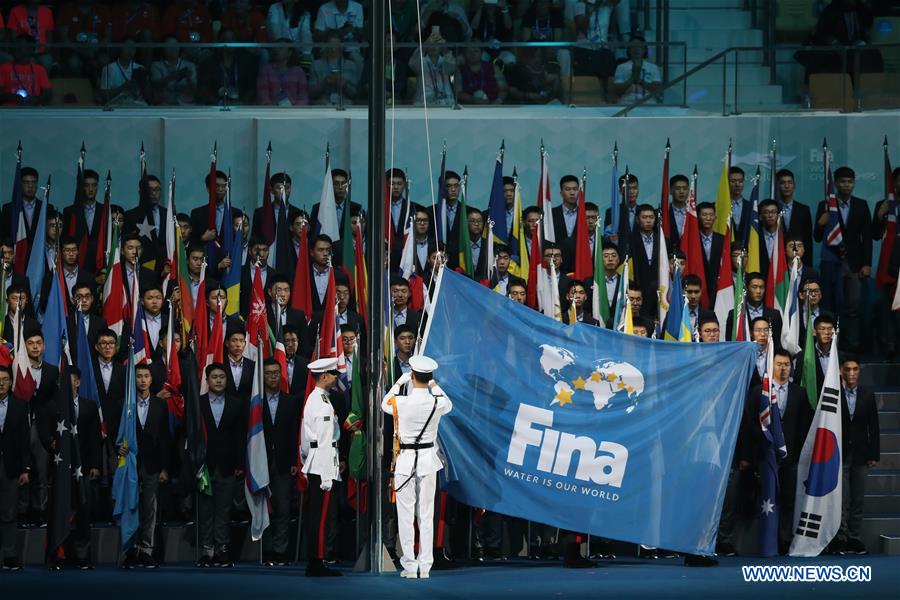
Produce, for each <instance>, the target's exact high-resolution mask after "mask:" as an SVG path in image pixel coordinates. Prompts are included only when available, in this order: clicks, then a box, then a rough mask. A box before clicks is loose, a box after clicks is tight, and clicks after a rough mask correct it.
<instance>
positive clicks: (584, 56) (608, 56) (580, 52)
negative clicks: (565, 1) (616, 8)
mask: <svg viewBox="0 0 900 600" xmlns="http://www.w3.org/2000/svg"><path fill="white" fill-rule="evenodd" d="M571 10H572V14H573V17H572V19H573V23H574V28H575V39H576V40H577V41H580V42H590V44H591V46H590V47H587V48H576V49H575V52H574V54H575V56H574V61H575V65H574V66H573V67H572V70H573V71H574V73H575V74H576V75H593V76H595V77H597V78H598V79H600V81H601V82H602V83H603V84H604V86H606V85H607V83H608V79H609V78H610V77H611V76H612V75H613V73H615V72H616V56H615V54H614V53H613V50H611V49H610V44H609V13H610V6H609V4H608V3H606V2H603V3H602V4H600V5H598V4H597V3H584V2H577V3H575V4H574V5H573V7H572V9H571Z"/></svg>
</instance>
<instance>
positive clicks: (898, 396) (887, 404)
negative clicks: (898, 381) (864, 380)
mask: <svg viewBox="0 0 900 600" xmlns="http://www.w3.org/2000/svg"><path fill="white" fill-rule="evenodd" d="M875 404H876V405H877V406H878V410H900V392H875Z"/></svg>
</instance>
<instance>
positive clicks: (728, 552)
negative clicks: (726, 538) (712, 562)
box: [716, 543, 737, 556]
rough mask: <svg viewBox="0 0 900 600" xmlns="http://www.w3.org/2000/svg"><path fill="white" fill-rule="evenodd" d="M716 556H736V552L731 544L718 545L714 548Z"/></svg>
mask: <svg viewBox="0 0 900 600" xmlns="http://www.w3.org/2000/svg"><path fill="white" fill-rule="evenodd" d="M716 555H717V556H737V550H735V549H734V546H732V545H731V544H727V543H726V544H719V545H718V546H716Z"/></svg>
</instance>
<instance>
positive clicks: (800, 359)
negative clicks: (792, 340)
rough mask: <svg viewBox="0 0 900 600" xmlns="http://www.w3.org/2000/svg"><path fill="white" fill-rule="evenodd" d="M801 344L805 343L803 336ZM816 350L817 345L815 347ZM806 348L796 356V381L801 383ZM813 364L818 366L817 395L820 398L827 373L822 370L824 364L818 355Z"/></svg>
mask: <svg viewBox="0 0 900 600" xmlns="http://www.w3.org/2000/svg"><path fill="white" fill-rule="evenodd" d="M800 342H801V344H802V343H803V338H801V339H800ZM813 350H814V351H815V347H814V348H813ZM805 355H806V351H805V350H800V352H798V353H797V357H796V358H795V365H796V366H795V367H794V377H793V380H794V382H796V383H798V384H800V383H802V382H803V365H804V362H805V360H804V359H805ZM813 364H815V366H816V397H817V398H818V396H819V394H820V393H822V385H823V384H824V383H825V373H824V372H823V371H822V364H821V363H820V362H819V358H818V356H817V357H816V358H815V360H814V361H813Z"/></svg>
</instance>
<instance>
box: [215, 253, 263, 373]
mask: <svg viewBox="0 0 900 600" xmlns="http://www.w3.org/2000/svg"><path fill="white" fill-rule="evenodd" d="M261 271H262V269H261V268H258V269H256V272H255V273H254V274H253V288H252V289H251V291H250V314H249V315H248V316H247V346H246V348H247V350H248V351H249V352H248V353H245V356H248V357H249V358H251V359H252V360H255V361H256V362H261V361H263V360H265V359H267V358H269V357H270V356H271V355H272V348H271V347H270V346H269V338H268V336H267V335H265V334H263V335H260V332H266V331H267V328H268V326H269V315H268V310H267V309H266V296H265V293H264V292H263V284H262V273H261ZM223 341H224V340H223ZM257 347H258V348H261V349H262V350H263V352H262V354H258V355H255V356H254V355H253V352H255V350H256V348H257Z"/></svg>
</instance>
